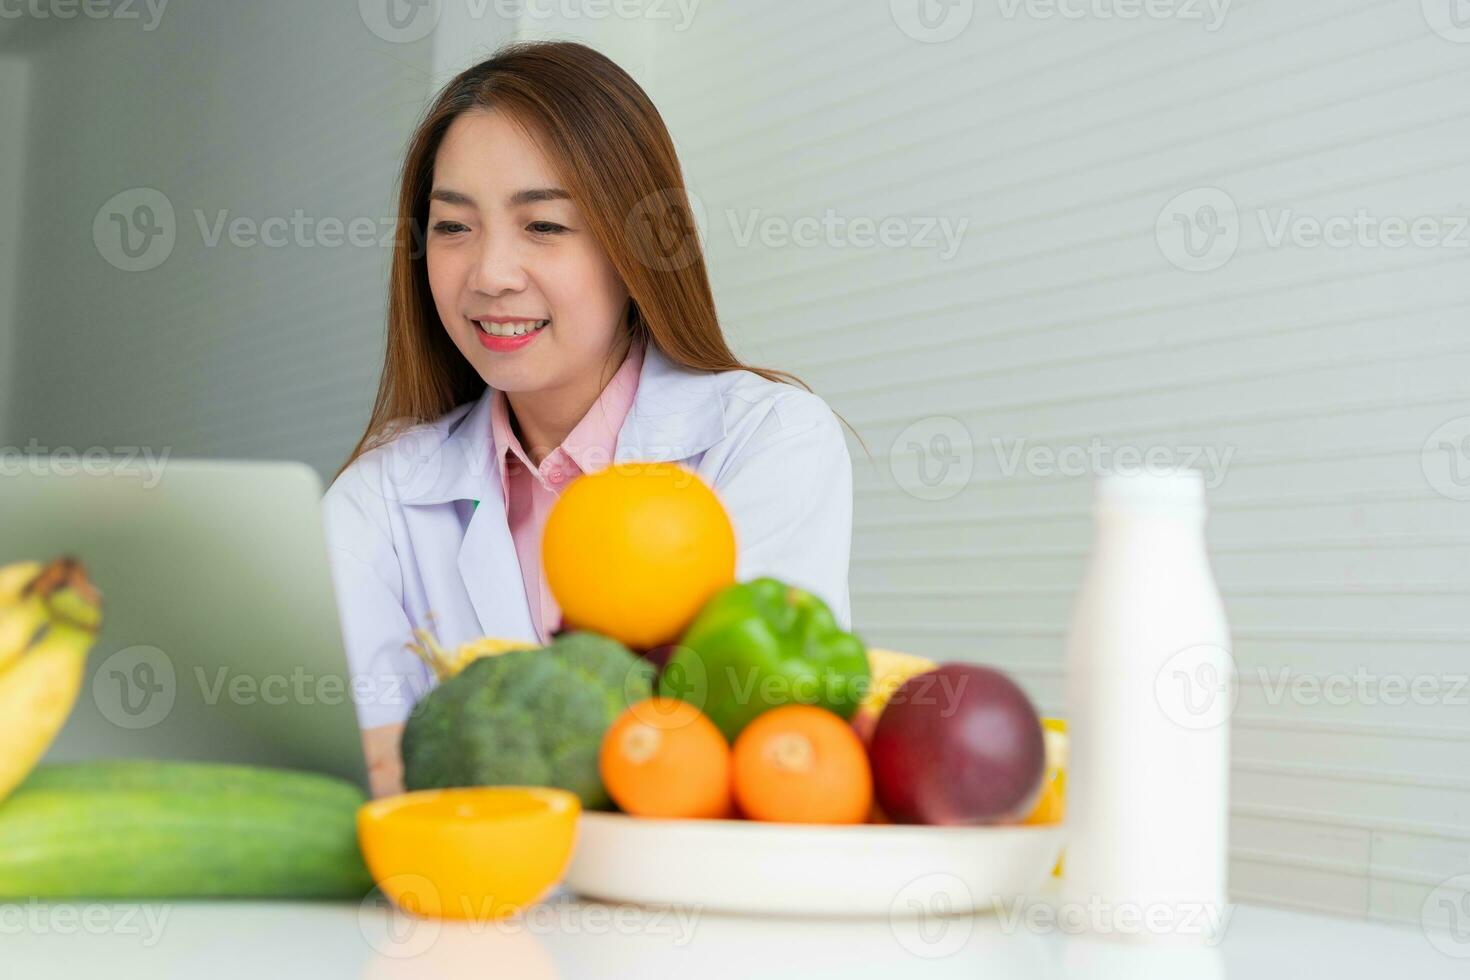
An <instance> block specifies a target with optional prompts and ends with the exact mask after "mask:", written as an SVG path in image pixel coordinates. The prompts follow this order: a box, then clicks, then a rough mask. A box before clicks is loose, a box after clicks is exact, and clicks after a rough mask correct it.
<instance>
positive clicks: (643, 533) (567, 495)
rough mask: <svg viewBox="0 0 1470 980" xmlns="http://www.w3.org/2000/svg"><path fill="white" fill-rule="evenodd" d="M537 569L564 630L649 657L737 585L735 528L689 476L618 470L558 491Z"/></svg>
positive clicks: (671, 468) (681, 471) (659, 469)
mask: <svg viewBox="0 0 1470 980" xmlns="http://www.w3.org/2000/svg"><path fill="white" fill-rule="evenodd" d="M541 560H542V563H543V564H544V566H545V569H546V582H547V585H548V586H549V587H550V589H551V594H552V595H553V596H554V597H555V598H556V601H557V603H558V604H559V605H560V606H561V610H562V615H563V617H564V619H565V624H566V626H567V627H568V628H577V629H585V630H591V631H593V632H596V633H602V634H603V635H605V636H610V637H612V638H613V639H615V640H617V641H619V642H620V643H623V644H625V645H626V646H630V647H632V648H633V649H635V650H647V649H650V648H652V647H655V646H658V645H660V644H664V643H673V642H674V641H675V640H677V639H678V638H679V636H680V635H681V634H682V633H683V631H684V628H685V627H686V626H688V625H689V623H690V621H691V620H693V619H694V615H695V613H697V612H699V610H700V607H702V606H703V605H704V604H705V602H706V601H707V600H708V599H709V598H710V597H711V596H712V595H714V594H715V593H716V592H718V591H719V590H720V589H722V588H724V587H725V586H727V585H729V584H731V583H732V582H734V581H735V528H734V526H733V525H732V524H731V523H730V516H729V514H727V513H726V512H725V507H724V505H723V504H721V503H720V499H719V498H718V497H717V496H715V492H714V490H712V489H711V488H710V487H709V485H708V484H706V483H705V482H704V481H703V480H702V479H700V478H699V476H698V474H696V473H694V472H693V471H692V470H689V469H686V468H685V467H683V466H678V465H676V464H674V463H617V464H615V465H613V466H609V467H607V468H606V469H602V470H599V471H597V472H596V473H590V474H588V475H586V476H582V477H579V478H578V479H576V480H574V481H572V483H571V484H570V485H569V486H568V487H567V488H566V490H565V491H563V493H562V495H561V497H560V498H559V499H558V500H557V502H556V504H555V505H554V506H553V507H552V508H551V514H550V515H549V516H548V517H547V519H546V530H545V531H544V532H543V534H542V538H541Z"/></svg>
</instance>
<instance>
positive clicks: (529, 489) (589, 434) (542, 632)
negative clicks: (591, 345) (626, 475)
mask: <svg viewBox="0 0 1470 980" xmlns="http://www.w3.org/2000/svg"><path fill="white" fill-rule="evenodd" d="M642 368H643V346H642V344H641V343H639V344H634V345H633V346H632V347H630V348H629V349H628V355H627V356H626V357H625V358H624V359H623V363H622V366H621V367H619V368H618V370H617V373H616V374H614V375H613V376H612V380H611V381H609V382H608V383H607V387H605V388H603V389H602V394H601V395H599V396H598V397H597V401H595V402H593V403H592V407H591V408H589V409H588V410H587V414H586V415H584V416H582V420H581V421H580V422H578V423H577V424H576V426H574V427H573V429H572V431H571V432H569V433H567V437H566V439H564V440H563V441H562V444H561V445H560V446H558V447H556V448H555V449H553V450H552V451H551V452H550V453H548V454H547V456H546V458H545V459H543V460H542V461H541V465H540V466H539V467H538V466H536V464H534V463H532V462H531V458H530V456H528V455H527V454H526V451H525V449H524V448H522V446H521V441H520V440H519V439H517V438H516V434H515V432H514V430H512V429H511V425H510V411H509V407H510V406H509V403H508V402H507V401H506V398H505V392H503V391H496V392H495V394H494V395H492V396H491V399H492V400H491V404H490V431H491V434H492V436H493V438H494V440H495V453H496V457H497V459H496V462H497V463H498V464H499V469H500V488H501V490H502V491H503V492H504V497H505V517H506V521H507V522H508V523H509V524H510V534H511V538H512V539H513V540H514V541H515V546H516V556H517V557H518V558H519V559H520V564H521V580H522V581H523V582H524V583H525V586H526V601H527V603H528V604H529V605H530V607H531V621H532V622H533V623H534V624H535V626H536V633H537V635H538V636H540V637H541V642H542V643H549V642H551V634H552V633H553V632H555V631H556V630H557V629H559V628H560V627H561V607H560V606H558V605H557V603H556V600H555V599H554V598H552V595H551V589H550V588H549V587H548V586H547V584H546V572H545V570H544V569H543V568H542V567H541V532H542V530H543V529H544V528H545V527H546V518H547V516H548V515H549V514H550V513H551V506H552V504H554V503H556V498H557V497H559V496H560V495H561V491H562V488H564V487H565V486H566V485H567V484H568V483H571V482H572V480H574V479H576V478H577V477H579V476H581V475H582V474H584V473H595V472H597V471H598V470H600V469H603V468H604V467H606V466H608V465H609V464H611V463H612V461H613V453H614V452H615V451H616V450H617V445H618V432H619V431H621V430H622V428H623V420H624V419H625V418H626V417H627V415H628V410H629V409H630V408H632V407H633V396H634V395H635V394H637V392H638V376H639V373H640V371H641V370H642Z"/></svg>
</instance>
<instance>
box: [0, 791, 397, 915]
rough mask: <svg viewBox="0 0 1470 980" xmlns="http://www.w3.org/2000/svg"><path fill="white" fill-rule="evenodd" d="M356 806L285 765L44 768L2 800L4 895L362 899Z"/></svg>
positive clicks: (364, 886) (365, 881) (364, 883)
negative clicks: (287, 769)
mask: <svg viewBox="0 0 1470 980" xmlns="http://www.w3.org/2000/svg"><path fill="white" fill-rule="evenodd" d="M242 770H248V771H242ZM83 777H91V778H92V779H93V780H95V781H89V780H88V779H86V778H83ZM363 802H364V797H363V795H362V793H361V791H359V790H358V789H357V788H356V787H354V786H352V785H351V784H349V783H345V782H343V781H342V780H338V779H334V778H332V777H327V776H317V775H313V774H310V773H299V772H290V771H285V770H269V769H261V768H256V767H248V766H214V765H208V764H199V763H143V764H139V763H132V762H130V763H127V764H126V765H118V764H116V763H74V764H68V765H58V766H45V767H42V768H41V769H39V770H37V771H36V772H35V773H33V774H32V776H31V778H30V779H28V780H27V781H26V783H25V784H23V785H22V786H21V787H20V788H19V789H17V790H16V792H15V793H14V795H12V796H11V797H10V798H9V799H7V800H6V801H5V802H4V803H3V804H0V899H17V898H53V899H76V898H118V899H158V898H361V897H362V896H363V895H365V894H367V892H368V891H369V890H370V889H371V888H372V879H371V877H370V876H369V874H368V872H367V869H366V867H365V866H364V864H363V861H362V855H361V854H360V853H359V851H358V847H357V829H356V819H357V808H358V807H359V806H360V805H361V804H362V803H363Z"/></svg>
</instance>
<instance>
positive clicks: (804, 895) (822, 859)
mask: <svg viewBox="0 0 1470 980" xmlns="http://www.w3.org/2000/svg"><path fill="white" fill-rule="evenodd" d="M1062 842H1063V830H1062V827H1060V826H1048V827H1021V826H1007V827H916V826H907V825H894V824H861V825H857V826H851V827H834V826H809V825H802V824H777V823H760V822H757V821H753V820H648V819H644V818H642V817H629V816H626V815H624V814H620V813H583V814H582V816H581V818H580V823H579V826H578V828H577V844H576V849H575V850H574V851H573V853H572V862H571V867H570V868H569V870H568V871H567V876H566V879H565V881H564V882H563V884H564V885H565V886H566V887H568V888H570V889H571V890H572V891H575V892H577V893H578V894H581V895H584V896H586V897H588V898H598V899H606V900H612V901H619V902H636V903H640V904H647V905H682V906H689V907H697V908H703V909H708V910H710V911H724V912H755V913H782V914H795V915H887V916H894V915H901V916H910V915H918V914H921V913H930V914H933V913H937V912H955V913H960V912H969V911H972V910H975V909H987V910H988V909H990V908H991V907H992V906H993V905H994V903H996V902H1009V901H1011V900H1013V899H1016V898H1019V897H1022V896H1026V895H1029V894H1031V893H1033V892H1035V891H1036V890H1037V889H1038V888H1039V887H1040V886H1041V885H1043V884H1044V883H1045V882H1046V880H1047V877H1048V876H1049V875H1050V874H1051V869H1052V867H1053V866H1054V865H1055V864H1056V860H1057V856H1058V855H1059V854H1060V853H1061V849H1062Z"/></svg>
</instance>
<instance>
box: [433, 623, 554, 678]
mask: <svg viewBox="0 0 1470 980" xmlns="http://www.w3.org/2000/svg"><path fill="white" fill-rule="evenodd" d="M413 635H414V636H415V637H416V638H417V639H418V641H419V642H417V643H410V644H408V648H409V649H410V650H412V651H413V652H414V653H416V654H418V655H419V657H420V659H422V660H423V661H424V663H426V664H428V665H429V669H430V670H432V671H433V672H434V676H435V677H436V678H437V679H439V680H441V681H442V680H447V679H448V678H450V677H453V676H454V675H455V674H458V673H459V672H460V671H462V670H464V669H465V667H467V666H468V665H469V663H470V661H472V660H478V659H480V658H481V657H494V656H498V655H500V654H502V653H510V652H511V651H512V650H535V649H536V648H537V647H536V644H534V643H527V642H525V641H524V640H502V639H499V638H497V637H493V636H482V637H480V638H479V639H478V640H470V641H469V642H468V643H461V644H460V645H459V646H457V647H455V648H454V649H453V650H445V649H444V648H443V647H441V646H440V645H439V643H438V641H437V640H435V639H434V635H433V634H432V633H430V632H429V631H428V630H422V629H418V630H414V631H413Z"/></svg>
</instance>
